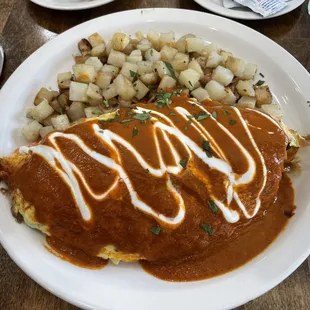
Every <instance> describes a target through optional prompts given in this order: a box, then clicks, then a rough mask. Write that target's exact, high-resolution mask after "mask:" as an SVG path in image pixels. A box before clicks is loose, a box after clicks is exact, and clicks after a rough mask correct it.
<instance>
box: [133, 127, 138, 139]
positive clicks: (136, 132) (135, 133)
mask: <svg viewBox="0 0 310 310" xmlns="http://www.w3.org/2000/svg"><path fill="white" fill-rule="evenodd" d="M138 133H139V130H138V128H137V127H134V128H133V130H132V136H133V137H135V136H136V135H137V134H138Z"/></svg>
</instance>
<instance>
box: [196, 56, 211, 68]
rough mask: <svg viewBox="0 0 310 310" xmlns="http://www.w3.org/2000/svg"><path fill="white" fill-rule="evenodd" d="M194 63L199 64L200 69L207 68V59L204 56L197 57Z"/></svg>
mask: <svg viewBox="0 0 310 310" xmlns="http://www.w3.org/2000/svg"><path fill="white" fill-rule="evenodd" d="M196 61H197V62H198V63H199V65H200V67H201V69H203V70H204V69H206V68H207V61H208V58H207V57H205V56H199V57H198V58H196Z"/></svg>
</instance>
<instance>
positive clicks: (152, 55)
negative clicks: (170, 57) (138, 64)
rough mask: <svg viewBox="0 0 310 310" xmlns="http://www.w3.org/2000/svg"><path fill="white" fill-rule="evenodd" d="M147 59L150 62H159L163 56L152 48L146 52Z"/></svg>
mask: <svg viewBox="0 0 310 310" xmlns="http://www.w3.org/2000/svg"><path fill="white" fill-rule="evenodd" d="M144 56H145V59H146V60H148V61H158V60H160V57H161V54H160V52H157V51H156V49H154V48H150V49H149V50H147V51H146V52H145V55H144Z"/></svg>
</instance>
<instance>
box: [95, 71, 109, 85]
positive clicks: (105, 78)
mask: <svg viewBox="0 0 310 310" xmlns="http://www.w3.org/2000/svg"><path fill="white" fill-rule="evenodd" d="M111 81H112V75H111V74H110V73H107V72H99V73H98V75H97V78H96V85H98V86H99V87H100V88H101V89H106V88H107V87H108V86H109V85H110V84H111Z"/></svg>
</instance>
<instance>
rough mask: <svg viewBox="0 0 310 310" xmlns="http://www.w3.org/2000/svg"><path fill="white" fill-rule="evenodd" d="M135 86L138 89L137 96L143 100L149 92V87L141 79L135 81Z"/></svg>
mask: <svg viewBox="0 0 310 310" xmlns="http://www.w3.org/2000/svg"><path fill="white" fill-rule="evenodd" d="M133 87H134V88H135V90H136V98H137V99H138V100H141V99H142V98H143V97H144V96H145V95H146V94H147V93H148V92H149V89H148V87H146V86H145V85H144V84H143V83H142V82H141V81H140V80H137V81H136V82H134V83H133Z"/></svg>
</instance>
